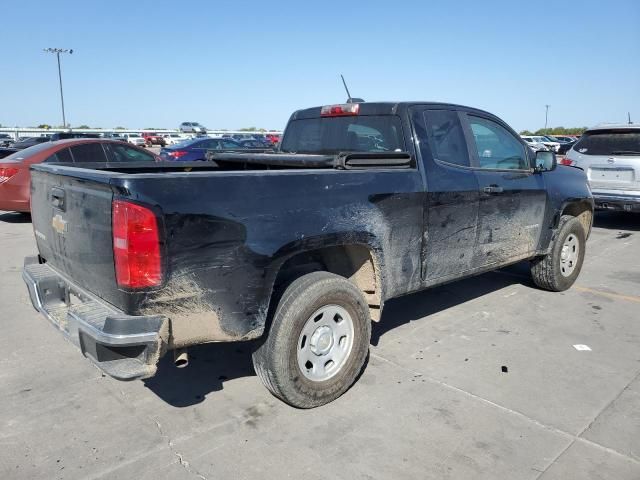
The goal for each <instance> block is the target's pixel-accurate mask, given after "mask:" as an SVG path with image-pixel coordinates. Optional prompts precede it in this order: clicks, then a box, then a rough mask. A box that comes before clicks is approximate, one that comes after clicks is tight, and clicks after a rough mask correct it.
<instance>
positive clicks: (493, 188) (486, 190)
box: [482, 185, 504, 193]
mask: <svg viewBox="0 0 640 480" xmlns="http://www.w3.org/2000/svg"><path fill="white" fill-rule="evenodd" d="M482 191H483V192H484V193H502V192H504V188H502V187H501V186H499V185H488V186H486V187H484V188H483V189H482Z"/></svg>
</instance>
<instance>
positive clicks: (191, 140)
mask: <svg viewBox="0 0 640 480" xmlns="http://www.w3.org/2000/svg"><path fill="white" fill-rule="evenodd" d="M200 141H202V139H201V138H187V139H186V140H183V141H181V142H179V143H176V144H175V145H172V147H171V148H178V147H179V148H186V147H190V146H191V145H192V144H194V143H196V142H200Z"/></svg>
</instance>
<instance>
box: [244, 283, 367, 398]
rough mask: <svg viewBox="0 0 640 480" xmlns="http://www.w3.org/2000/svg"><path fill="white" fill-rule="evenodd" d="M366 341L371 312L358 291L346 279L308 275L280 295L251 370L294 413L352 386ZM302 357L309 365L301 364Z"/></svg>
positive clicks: (302, 362) (364, 350) (336, 395)
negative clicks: (295, 409)
mask: <svg viewBox="0 0 640 480" xmlns="http://www.w3.org/2000/svg"><path fill="white" fill-rule="evenodd" d="M331 322H334V323H331ZM349 325H351V326H352V329H351V330H349ZM370 339H371V319H370V315H369V307H368V305H367V301H366V300H365V298H364V296H363V295H362V292H360V290H359V289H358V288H357V287H356V286H355V285H354V284H353V283H351V282H350V281H349V280H347V279H346V278H344V277H340V276H338V275H334V274H332V273H328V272H313V273H308V274H306V275H303V276H301V277H299V278H297V279H296V280H294V281H293V282H292V283H291V284H290V285H289V286H288V287H287V288H286V290H285V291H284V293H283V295H282V297H281V298H280V301H279V303H278V307H277V308H276V310H275V313H274V315H273V321H272V324H271V328H270V330H269V332H268V335H267V337H266V339H265V341H264V343H263V344H262V345H261V346H260V347H258V349H257V350H256V351H255V352H254V353H253V365H254V368H255V370H256V373H257V374H258V377H260V380H261V381H262V383H263V384H264V385H265V386H266V387H267V389H268V390H269V391H270V392H271V393H272V394H273V395H275V396H276V397H278V398H279V399H281V400H283V401H284V402H286V403H288V404H289V405H291V406H293V407H297V408H314V407H319V406H320V405H324V404H326V403H329V402H331V401H333V400H335V399H336V398H338V397H339V396H340V395H342V394H343V393H344V392H346V391H347V390H348V389H349V387H351V385H353V383H354V382H355V381H356V379H357V378H358V376H359V375H360V372H361V371H362V369H363V367H364V364H365V361H366V359H367V355H368V353H369V341H370ZM323 349H324V351H323ZM327 349H328V350H327ZM303 357H306V358H310V360H307V362H306V363H305V362H304V359H305V358H303ZM311 360H312V361H313V363H311ZM334 360H335V362H334ZM303 365H306V367H305V366H303ZM309 365H312V367H309Z"/></svg>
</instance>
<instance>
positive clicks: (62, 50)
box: [42, 48, 73, 128]
mask: <svg viewBox="0 0 640 480" xmlns="http://www.w3.org/2000/svg"><path fill="white" fill-rule="evenodd" d="M42 50H43V51H44V52H46V53H55V54H56V58H57V59H58V80H59V81H60V103H61V104H62V126H63V127H64V128H67V119H66V117H65V115H64V95H63V94H62V70H61V69H60V54H61V53H68V54H69V55H71V54H72V53H73V49H67V48H43V49H42Z"/></svg>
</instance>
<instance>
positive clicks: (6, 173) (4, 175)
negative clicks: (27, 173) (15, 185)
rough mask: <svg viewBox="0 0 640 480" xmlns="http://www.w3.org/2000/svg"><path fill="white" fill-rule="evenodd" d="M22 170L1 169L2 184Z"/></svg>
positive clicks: (12, 168)
mask: <svg viewBox="0 0 640 480" xmlns="http://www.w3.org/2000/svg"><path fill="white" fill-rule="evenodd" d="M19 171H20V170H18V169H17V168H14V167H0V183H4V182H6V181H7V180H9V179H10V178H11V177H13V176H14V175H15V174H16V173H18V172H19Z"/></svg>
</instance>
